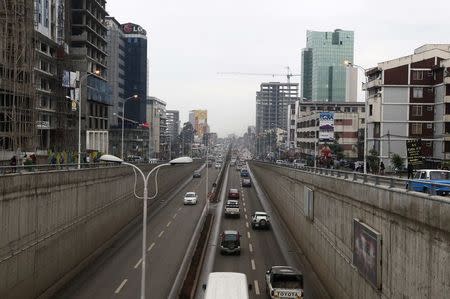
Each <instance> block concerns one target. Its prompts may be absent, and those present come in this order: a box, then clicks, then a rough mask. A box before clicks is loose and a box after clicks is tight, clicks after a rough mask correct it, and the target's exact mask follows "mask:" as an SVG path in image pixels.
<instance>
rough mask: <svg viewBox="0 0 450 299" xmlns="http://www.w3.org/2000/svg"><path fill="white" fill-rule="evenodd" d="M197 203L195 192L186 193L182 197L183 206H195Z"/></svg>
mask: <svg viewBox="0 0 450 299" xmlns="http://www.w3.org/2000/svg"><path fill="white" fill-rule="evenodd" d="M197 201H198V196H197V193H195V192H186V194H185V195H184V200H183V203H184V204H185V205H196V204H197Z"/></svg>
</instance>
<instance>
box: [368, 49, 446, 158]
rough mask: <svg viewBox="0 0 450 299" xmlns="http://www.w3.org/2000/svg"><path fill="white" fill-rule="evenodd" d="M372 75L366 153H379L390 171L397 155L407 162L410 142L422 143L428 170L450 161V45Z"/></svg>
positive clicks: (381, 67)
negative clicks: (394, 155)
mask: <svg viewBox="0 0 450 299" xmlns="http://www.w3.org/2000/svg"><path fill="white" fill-rule="evenodd" d="M366 76H367V77H368V82H367V83H366V84H364V85H363V89H364V90H366V101H367V107H368V116H367V149H366V152H367V153H366V154H369V151H370V150H372V149H375V151H376V152H377V154H378V156H379V158H380V159H381V160H382V161H383V162H384V164H385V165H386V166H387V167H389V165H390V158H391V157H392V155H393V154H398V155H400V156H401V157H402V158H407V151H406V149H407V147H406V142H407V141H413V140H417V141H418V140H419V139H420V141H421V142H420V143H421V146H420V155H421V156H422V157H423V158H424V159H425V162H428V163H427V164H428V165H426V166H427V167H436V166H439V164H440V163H441V162H443V161H448V159H450V141H449V140H450V104H449V103H450V45H449V44H440V45H433V44H429V45H424V46H422V47H420V48H417V49H415V51H414V53H413V54H411V55H408V56H404V57H400V58H397V59H393V60H389V61H384V62H380V63H378V65H377V66H376V67H374V68H371V69H368V70H367V71H366ZM436 162H437V165H436ZM414 167H416V166H414Z"/></svg>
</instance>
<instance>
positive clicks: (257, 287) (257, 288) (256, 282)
mask: <svg viewBox="0 0 450 299" xmlns="http://www.w3.org/2000/svg"><path fill="white" fill-rule="evenodd" d="M253 283H254V284H255V293H256V295H260V294H261V293H260V292H259V285H258V281H257V280H255V281H254V282H253Z"/></svg>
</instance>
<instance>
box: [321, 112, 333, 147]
mask: <svg viewBox="0 0 450 299" xmlns="http://www.w3.org/2000/svg"><path fill="white" fill-rule="evenodd" d="M319 141H324V142H329V141H334V113H333V112H320V114H319Z"/></svg>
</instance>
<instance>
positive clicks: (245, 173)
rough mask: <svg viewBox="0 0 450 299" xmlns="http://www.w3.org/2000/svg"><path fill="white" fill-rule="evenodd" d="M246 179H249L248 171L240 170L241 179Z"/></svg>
mask: <svg viewBox="0 0 450 299" xmlns="http://www.w3.org/2000/svg"><path fill="white" fill-rule="evenodd" d="M248 177H249V174H248V170H247V169H242V170H241V178H248Z"/></svg>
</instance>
